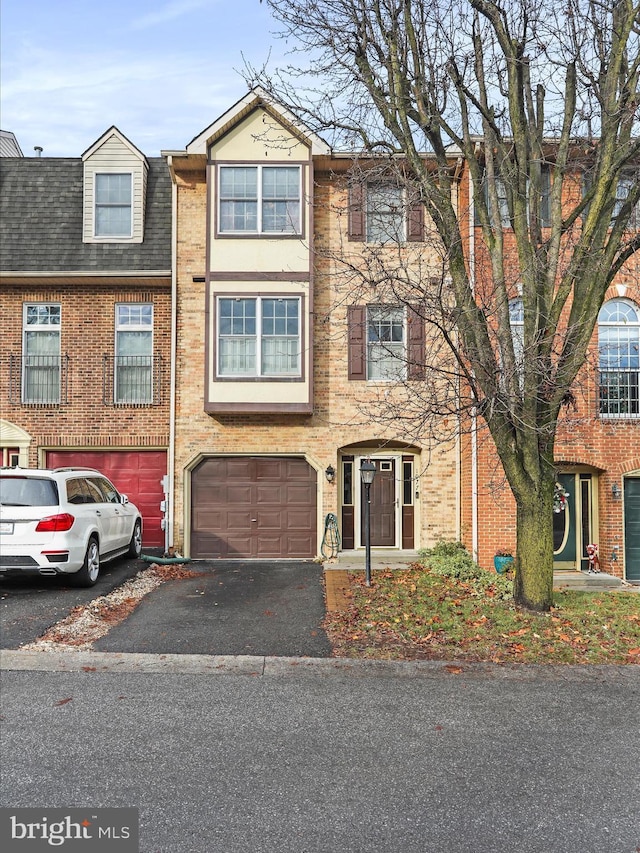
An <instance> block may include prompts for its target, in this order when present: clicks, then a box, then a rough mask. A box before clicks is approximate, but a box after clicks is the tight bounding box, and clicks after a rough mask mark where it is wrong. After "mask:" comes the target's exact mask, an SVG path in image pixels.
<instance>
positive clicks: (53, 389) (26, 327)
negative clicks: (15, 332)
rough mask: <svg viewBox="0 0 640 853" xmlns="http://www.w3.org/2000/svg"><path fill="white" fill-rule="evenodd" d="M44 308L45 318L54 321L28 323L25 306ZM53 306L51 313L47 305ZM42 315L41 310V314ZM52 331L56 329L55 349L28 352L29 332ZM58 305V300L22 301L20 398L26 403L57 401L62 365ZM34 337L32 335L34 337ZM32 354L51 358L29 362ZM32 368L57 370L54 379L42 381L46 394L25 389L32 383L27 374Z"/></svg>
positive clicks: (58, 401)
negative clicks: (48, 361)
mask: <svg viewBox="0 0 640 853" xmlns="http://www.w3.org/2000/svg"><path fill="white" fill-rule="evenodd" d="M33 308H36V309H43V308H44V309H46V310H47V312H48V313H47V314H46V317H47V318H48V319H51V318H53V317H54V316H56V317H57V318H58V322H57V323H55V322H54V323H51V322H43V323H37V322H36V323H29V314H30V310H29V309H33ZM52 308H54V309H57V310H56V312H55V313H53V314H52V313H51V309H52ZM44 316H45V315H44V314H43V317H44ZM52 331H55V332H56V333H57V337H58V347H57V349H58V352H57V353H56V354H55V355H54V354H49V353H47V354H46V355H39V354H37V353H30V352H29V343H28V342H29V340H30V336H31V335H37V334H39V333H42V334H47V335H51V333H52ZM61 332H62V306H61V305H60V303H59V302H25V303H24V305H23V308H22V355H23V358H22V402H23V403H25V404H27V405H35V404H42V405H56V404H58V403H60V398H61V381H60V380H61V375H60V372H61V368H62V358H61V338H62V334H61ZM34 340H35V339H34ZM32 358H45V359H53V361H52V362H51V363H50V364H42V365H36V364H30V363H29V362H30V360H31V359H32ZM36 370H41V371H45V372H46V371H49V372H50V373H51V374H52V375H53V374H54V373H57V382H55V381H47V382H46V383H45V385H44V387H45V388H46V389H48V390H49V393H48V394H44V395H42V396H41V397H39V396H38V395H37V394H36V395H34V394H31V393H29V389H30V387H31V386H32V382H31V380H30V375H33V372H35V371H36Z"/></svg>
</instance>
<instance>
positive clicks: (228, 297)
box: [216, 293, 302, 380]
mask: <svg viewBox="0 0 640 853" xmlns="http://www.w3.org/2000/svg"><path fill="white" fill-rule="evenodd" d="M245 300H246V301H250V302H254V303H255V332H254V333H249V334H238V333H223V332H222V331H221V324H222V321H223V319H226V318H223V317H222V309H221V305H222V302H223V301H229V302H238V301H245ZM269 301H276V302H277V301H285V302H288V301H292V302H295V303H296V304H297V334H296V335H289V334H284V335H270V334H268V333H267V332H265V331H264V326H265V316H264V304H265V302H269ZM271 337H274V338H276V339H277V338H281V339H283V340H287V341H290V340H291V339H292V338H295V340H296V344H295V349H296V352H295V356H296V359H297V366H296V370H295V371H293V370H292V371H283V372H276V371H268V370H266V369H265V367H264V364H263V358H264V352H263V346H264V344H265V342H266V340H267V339H269V338H271ZM233 339H243V340H254V341H255V345H254V353H253V355H254V360H255V364H254V368H253V370H247V371H242V372H240V371H237V372H233V371H229V370H224V368H223V367H222V365H221V356H222V350H223V347H222V345H221V341H222V340H233ZM284 357H285V358H287V357H291V354H290V353H289V354H285V355H284ZM216 377H217V378H219V379H227V380H229V379H231V380H243V379H271V380H273V379H276V380H277V379H280V380H287V379H300V378H301V377H302V298H301V297H300V296H296V295H294V294H287V293H273V294H271V293H269V294H263V295H261V296H241V295H238V294H220V295H218V296H217V298H216Z"/></svg>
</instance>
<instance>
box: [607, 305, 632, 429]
mask: <svg viewBox="0 0 640 853" xmlns="http://www.w3.org/2000/svg"><path fill="white" fill-rule="evenodd" d="M615 305H620V306H623V307H624V308H625V309H626V313H627V316H628V317H632V315H635V319H633V317H632V319H626V318H625V319H624V320H620V319H615V320H611V319H605V317H606V316H607V314H608V312H609V311H610V309H611V308H612V307H613V306H615ZM605 312H606V313H605ZM609 316H610V315H609ZM605 329H612V330H615V329H618V330H620V331H622V330H624V331H625V332H628V333H629V334H628V340H627V341H625V340H622V339H621V340H620V341H619V344H618V346H619V347H620V352H619V357H620V358H621V360H622V361H623V362H624V361H631V362H635V364H630V365H629V366H619V367H618V366H616V365H615V364H612V363H611V362H610V358H604V359H603V354H604V346H603V338H604V335H603V334H602V330H605ZM634 331H635V335H634V334H633V332H634ZM625 345H626V346H627V348H628V353H627V355H625V354H624V347H625ZM606 346H607V351H608V353H611V350H612V349H613V347H614V346H615V341H613V340H612V341H607V344H606ZM598 352H599V359H598V369H599V374H598V376H599V382H598V388H599V411H600V417H601V418H603V419H605V420H607V419H610V418H633V419H637V418H640V398H639V395H640V307H639V306H638V305H636V303H635V302H632V301H631V300H630V299H624V298H614V299H609V300H607V301H606V302H605V303H604V305H603V306H602V308H601V309H600V313H599V315H598ZM604 374H613V376H612V379H616V377H617V380H616V381H615V382H611V381H610V382H608V383H607V382H604V381H603V375H604ZM605 389H611V390H613V391H614V396H613V397H612V398H610V397H609V396H608V395H607V396H606V397H605V396H604V395H603V390H605ZM625 390H626V392H627V393H626V394H625ZM634 392H635V393H634ZM615 408H617V409H618V411H611V409H615ZM621 409H626V411H621Z"/></svg>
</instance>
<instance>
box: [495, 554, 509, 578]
mask: <svg viewBox="0 0 640 853" xmlns="http://www.w3.org/2000/svg"><path fill="white" fill-rule="evenodd" d="M493 565H494V568H495V570H496V572H497V573H498V574H499V575H503V574H504V573H505V572H508V571H509V569H510V568H511V566H513V557H494V558H493Z"/></svg>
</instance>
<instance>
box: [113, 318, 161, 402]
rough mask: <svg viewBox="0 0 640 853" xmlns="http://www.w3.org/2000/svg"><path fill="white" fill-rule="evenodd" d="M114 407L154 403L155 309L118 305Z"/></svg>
mask: <svg viewBox="0 0 640 853" xmlns="http://www.w3.org/2000/svg"><path fill="white" fill-rule="evenodd" d="M115 353H116V354H115V367H114V369H115V376H114V402H115V403H152V402H153V305H152V304H151V303H149V302H141V303H134V302H131V303H129V302H127V303H121V304H118V305H116V341H115Z"/></svg>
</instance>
